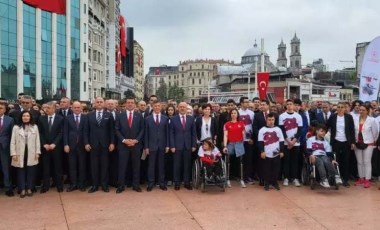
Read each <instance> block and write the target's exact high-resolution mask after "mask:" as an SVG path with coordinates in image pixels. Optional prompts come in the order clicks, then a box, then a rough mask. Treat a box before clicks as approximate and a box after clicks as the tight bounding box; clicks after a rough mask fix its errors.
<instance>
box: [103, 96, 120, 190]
mask: <svg viewBox="0 0 380 230" xmlns="http://www.w3.org/2000/svg"><path fill="white" fill-rule="evenodd" d="M117 103H118V101H117V100H113V99H108V100H106V101H105V104H106V108H107V111H108V112H110V113H111V114H112V116H113V119H114V121H116V117H117V116H118V115H119V113H120V112H119V111H118V110H117ZM116 143H117V136H116V132H115V149H114V150H113V151H112V152H111V153H110V155H109V184H110V185H111V186H113V187H117V180H118V175H117V174H118V167H119V156H118V149H117V145H116Z"/></svg>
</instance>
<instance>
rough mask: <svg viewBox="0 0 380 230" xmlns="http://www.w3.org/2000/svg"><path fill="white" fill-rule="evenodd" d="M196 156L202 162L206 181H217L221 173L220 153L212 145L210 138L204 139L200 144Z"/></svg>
mask: <svg viewBox="0 0 380 230" xmlns="http://www.w3.org/2000/svg"><path fill="white" fill-rule="evenodd" d="M198 156H199V159H200V161H201V162H202V164H203V165H204V166H205V168H206V175H205V179H206V180H207V181H209V182H210V181H214V182H216V183H217V182H219V181H220V179H221V178H220V176H221V175H222V173H223V169H222V164H221V160H220V158H221V157H222V154H221V153H220V151H219V149H218V148H217V147H216V146H215V145H214V143H213V141H212V139H211V138H208V139H205V140H204V141H203V144H202V146H201V147H200V148H199V150H198Z"/></svg>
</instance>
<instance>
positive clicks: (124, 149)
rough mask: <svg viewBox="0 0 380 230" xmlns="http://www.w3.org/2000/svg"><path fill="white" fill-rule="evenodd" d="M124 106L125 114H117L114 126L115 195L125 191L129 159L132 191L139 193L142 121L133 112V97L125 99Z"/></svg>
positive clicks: (138, 115)
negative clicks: (117, 177) (115, 142)
mask: <svg viewBox="0 0 380 230" xmlns="http://www.w3.org/2000/svg"><path fill="white" fill-rule="evenodd" d="M125 104H126V105H125V107H126V112H123V113H120V114H119V116H118V117H117V119H116V124H115V129H116V135H117V139H118V149H119V179H118V184H119V185H118V186H119V187H118V189H117V190H116V193H121V192H123V191H124V190H125V175H126V172H127V170H128V161H129V159H131V160H132V170H133V181H132V185H133V190H134V191H136V192H141V188H140V186H139V184H140V160H141V149H142V146H141V143H142V140H143V137H144V119H143V117H142V115H141V114H140V113H139V112H136V111H135V107H136V102H135V99H134V98H133V97H129V98H127V100H126V102H125Z"/></svg>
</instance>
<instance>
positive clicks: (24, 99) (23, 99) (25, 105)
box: [9, 95, 41, 125]
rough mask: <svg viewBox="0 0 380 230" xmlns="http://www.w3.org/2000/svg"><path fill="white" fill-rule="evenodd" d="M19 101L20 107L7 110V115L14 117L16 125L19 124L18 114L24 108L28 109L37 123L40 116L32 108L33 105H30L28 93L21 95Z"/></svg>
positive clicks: (30, 99)
mask: <svg viewBox="0 0 380 230" xmlns="http://www.w3.org/2000/svg"><path fill="white" fill-rule="evenodd" d="M20 102H21V107H20V109H13V110H11V111H10V112H9V116H10V117H12V118H13V119H14V121H15V124H16V125H19V124H21V120H20V114H21V112H22V111H24V110H27V111H30V113H31V114H32V117H33V120H34V121H35V122H36V124H37V123H38V119H39V118H40V116H41V114H40V112H38V111H36V110H33V109H32V106H33V105H32V97H31V96H28V95H23V96H22V97H21V100H20Z"/></svg>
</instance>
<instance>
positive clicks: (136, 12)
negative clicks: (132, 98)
mask: <svg viewBox="0 0 380 230" xmlns="http://www.w3.org/2000/svg"><path fill="white" fill-rule="evenodd" d="M379 10H380V1H379V0H362V1H358V0H318V1H315V0H265V1H260V0H121V14H122V15H123V16H124V18H125V19H126V21H127V24H128V25H129V26H131V27H134V36H135V40H136V41H138V42H139V43H140V44H141V45H142V47H143V49H144V64H145V73H147V70H148V69H149V67H152V66H159V65H178V64H179V62H180V61H184V60H189V59H201V58H203V59H206V58H207V59H224V60H232V61H235V63H240V61H241V56H243V54H244V52H245V51H246V50H247V49H249V48H250V47H252V46H253V44H254V43H255V39H256V40H257V43H258V44H259V45H260V40H261V39H262V38H263V39H264V49H265V52H266V53H268V54H269V55H270V60H271V61H272V63H274V64H276V61H277V57H278V56H277V55H278V54H277V46H278V44H279V43H280V42H281V39H283V41H284V43H285V44H286V46H287V54H286V55H287V57H288V65H289V55H290V40H291V39H292V38H293V36H294V33H297V37H298V38H299V39H300V40H301V45H300V51H301V55H302V65H306V64H308V63H312V61H313V60H315V59H318V58H322V59H323V60H324V63H325V64H326V65H327V67H328V70H336V69H341V68H344V67H354V66H355V48H356V43H360V42H367V41H371V40H373V39H374V38H375V37H377V36H380V14H379V13H378V12H379ZM341 61H344V62H341Z"/></svg>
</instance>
